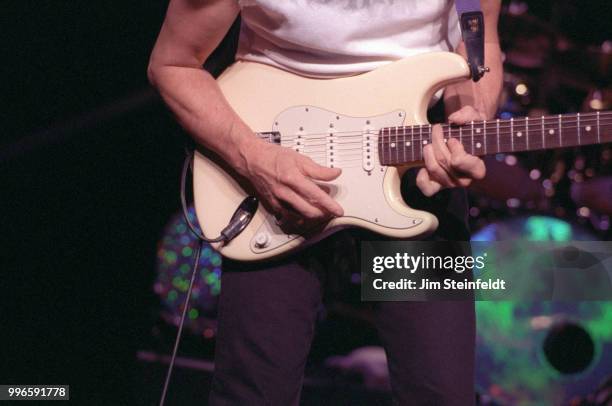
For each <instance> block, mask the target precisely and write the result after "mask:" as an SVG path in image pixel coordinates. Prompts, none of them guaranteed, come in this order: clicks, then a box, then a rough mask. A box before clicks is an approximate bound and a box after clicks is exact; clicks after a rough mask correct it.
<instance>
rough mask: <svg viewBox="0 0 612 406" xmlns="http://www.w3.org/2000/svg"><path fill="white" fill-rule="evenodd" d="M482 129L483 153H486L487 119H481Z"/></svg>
mask: <svg viewBox="0 0 612 406" xmlns="http://www.w3.org/2000/svg"><path fill="white" fill-rule="evenodd" d="M482 129H483V131H484V142H483V144H484V153H485V155H487V120H485V121H483V126H482Z"/></svg>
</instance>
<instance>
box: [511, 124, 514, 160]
mask: <svg viewBox="0 0 612 406" xmlns="http://www.w3.org/2000/svg"><path fill="white" fill-rule="evenodd" d="M510 148H511V149H512V152H514V117H512V118H510Z"/></svg>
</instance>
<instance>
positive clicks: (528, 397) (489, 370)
mask: <svg viewBox="0 0 612 406" xmlns="http://www.w3.org/2000/svg"><path fill="white" fill-rule="evenodd" d="M472 240H473V241H516V244H517V247H519V249H520V252H522V253H523V254H522V255H520V256H517V257H516V259H515V263H513V264H511V265H512V266H515V267H516V268H517V269H520V267H523V266H524V264H525V263H526V262H529V261H536V260H537V258H534V256H535V255H533V254H531V253H530V249H529V242H530V241H571V240H582V241H592V240H596V238H595V237H594V236H592V235H591V234H590V233H588V232H586V231H585V230H583V229H582V228H580V227H577V226H572V225H571V224H569V223H567V222H565V221H562V220H559V219H556V218H551V217H544V216H530V217H522V218H515V219H512V220H508V221H504V222H500V223H495V224H491V225H489V226H486V227H484V228H483V229H481V230H480V231H478V232H477V233H475V234H474V236H473V238H472ZM476 315H477V351H476V353H477V374H476V377H477V384H478V387H479V390H480V391H482V392H486V393H488V394H489V395H490V396H494V397H496V398H498V399H503V400H504V401H505V402H506V403H504V404H517V405H541V404H566V403H568V401H569V399H570V398H572V397H574V396H578V395H584V394H585V393H589V392H590V391H592V390H593V389H594V388H595V387H596V386H597V384H598V383H599V382H600V381H601V380H603V378H604V377H605V376H606V375H607V374H609V373H610V371H611V370H610V365H612V303H610V302H595V301H592V302H568V303H564V302H529V303H525V302H518V301H517V302H513V301H503V302H494V301H478V302H476ZM568 320H569V321H574V322H576V323H578V324H579V325H580V326H581V327H582V328H584V329H585V330H586V331H587V332H588V334H589V335H590V337H591V338H592V339H593V341H594V343H595V349H596V352H595V358H594V359H593V361H592V362H591V365H590V366H589V367H588V368H587V369H586V370H584V371H581V372H580V373H576V374H571V375H564V374H562V373H561V372H560V371H557V370H556V369H555V368H554V367H553V366H552V365H551V364H550V363H549V362H548V361H547V359H546V356H545V355H544V351H543V343H544V340H545V338H546V335H547V333H548V332H549V331H550V329H551V328H552V327H553V326H554V325H555V324H556V323H559V322H563V321H568Z"/></svg>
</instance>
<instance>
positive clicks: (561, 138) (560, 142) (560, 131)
mask: <svg viewBox="0 0 612 406" xmlns="http://www.w3.org/2000/svg"><path fill="white" fill-rule="evenodd" d="M562 117H563V116H562V115H561V114H559V146H560V147H562V146H563V136H562V133H563V130H562V127H563V125H562V124H561V120H562Z"/></svg>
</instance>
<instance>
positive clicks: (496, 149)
mask: <svg viewBox="0 0 612 406" xmlns="http://www.w3.org/2000/svg"><path fill="white" fill-rule="evenodd" d="M431 131H432V126H431V125H429V124H428V125H416V126H403V127H386V128H383V129H381V130H380V133H379V137H378V155H379V159H380V162H381V164H382V165H396V166H398V165H405V164H409V163H411V162H416V161H421V160H423V147H425V146H426V145H427V144H429V143H431ZM442 131H443V134H444V138H445V139H449V138H455V139H457V140H458V141H459V142H461V143H462V144H463V146H464V147H465V150H466V151H467V152H468V153H470V154H473V155H478V156H483V155H490V154H498V153H510V152H521V151H535V150H542V149H549V148H564V147H574V146H580V145H589V144H600V143H606V142H612V111H602V112H594V113H582V114H581V113H577V114H560V115H555V116H542V117H540V118H530V117H524V118H513V119H509V120H485V121H478V122H476V121H475V122H472V123H469V124H466V125H463V126H455V125H448V124H445V125H442Z"/></svg>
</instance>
